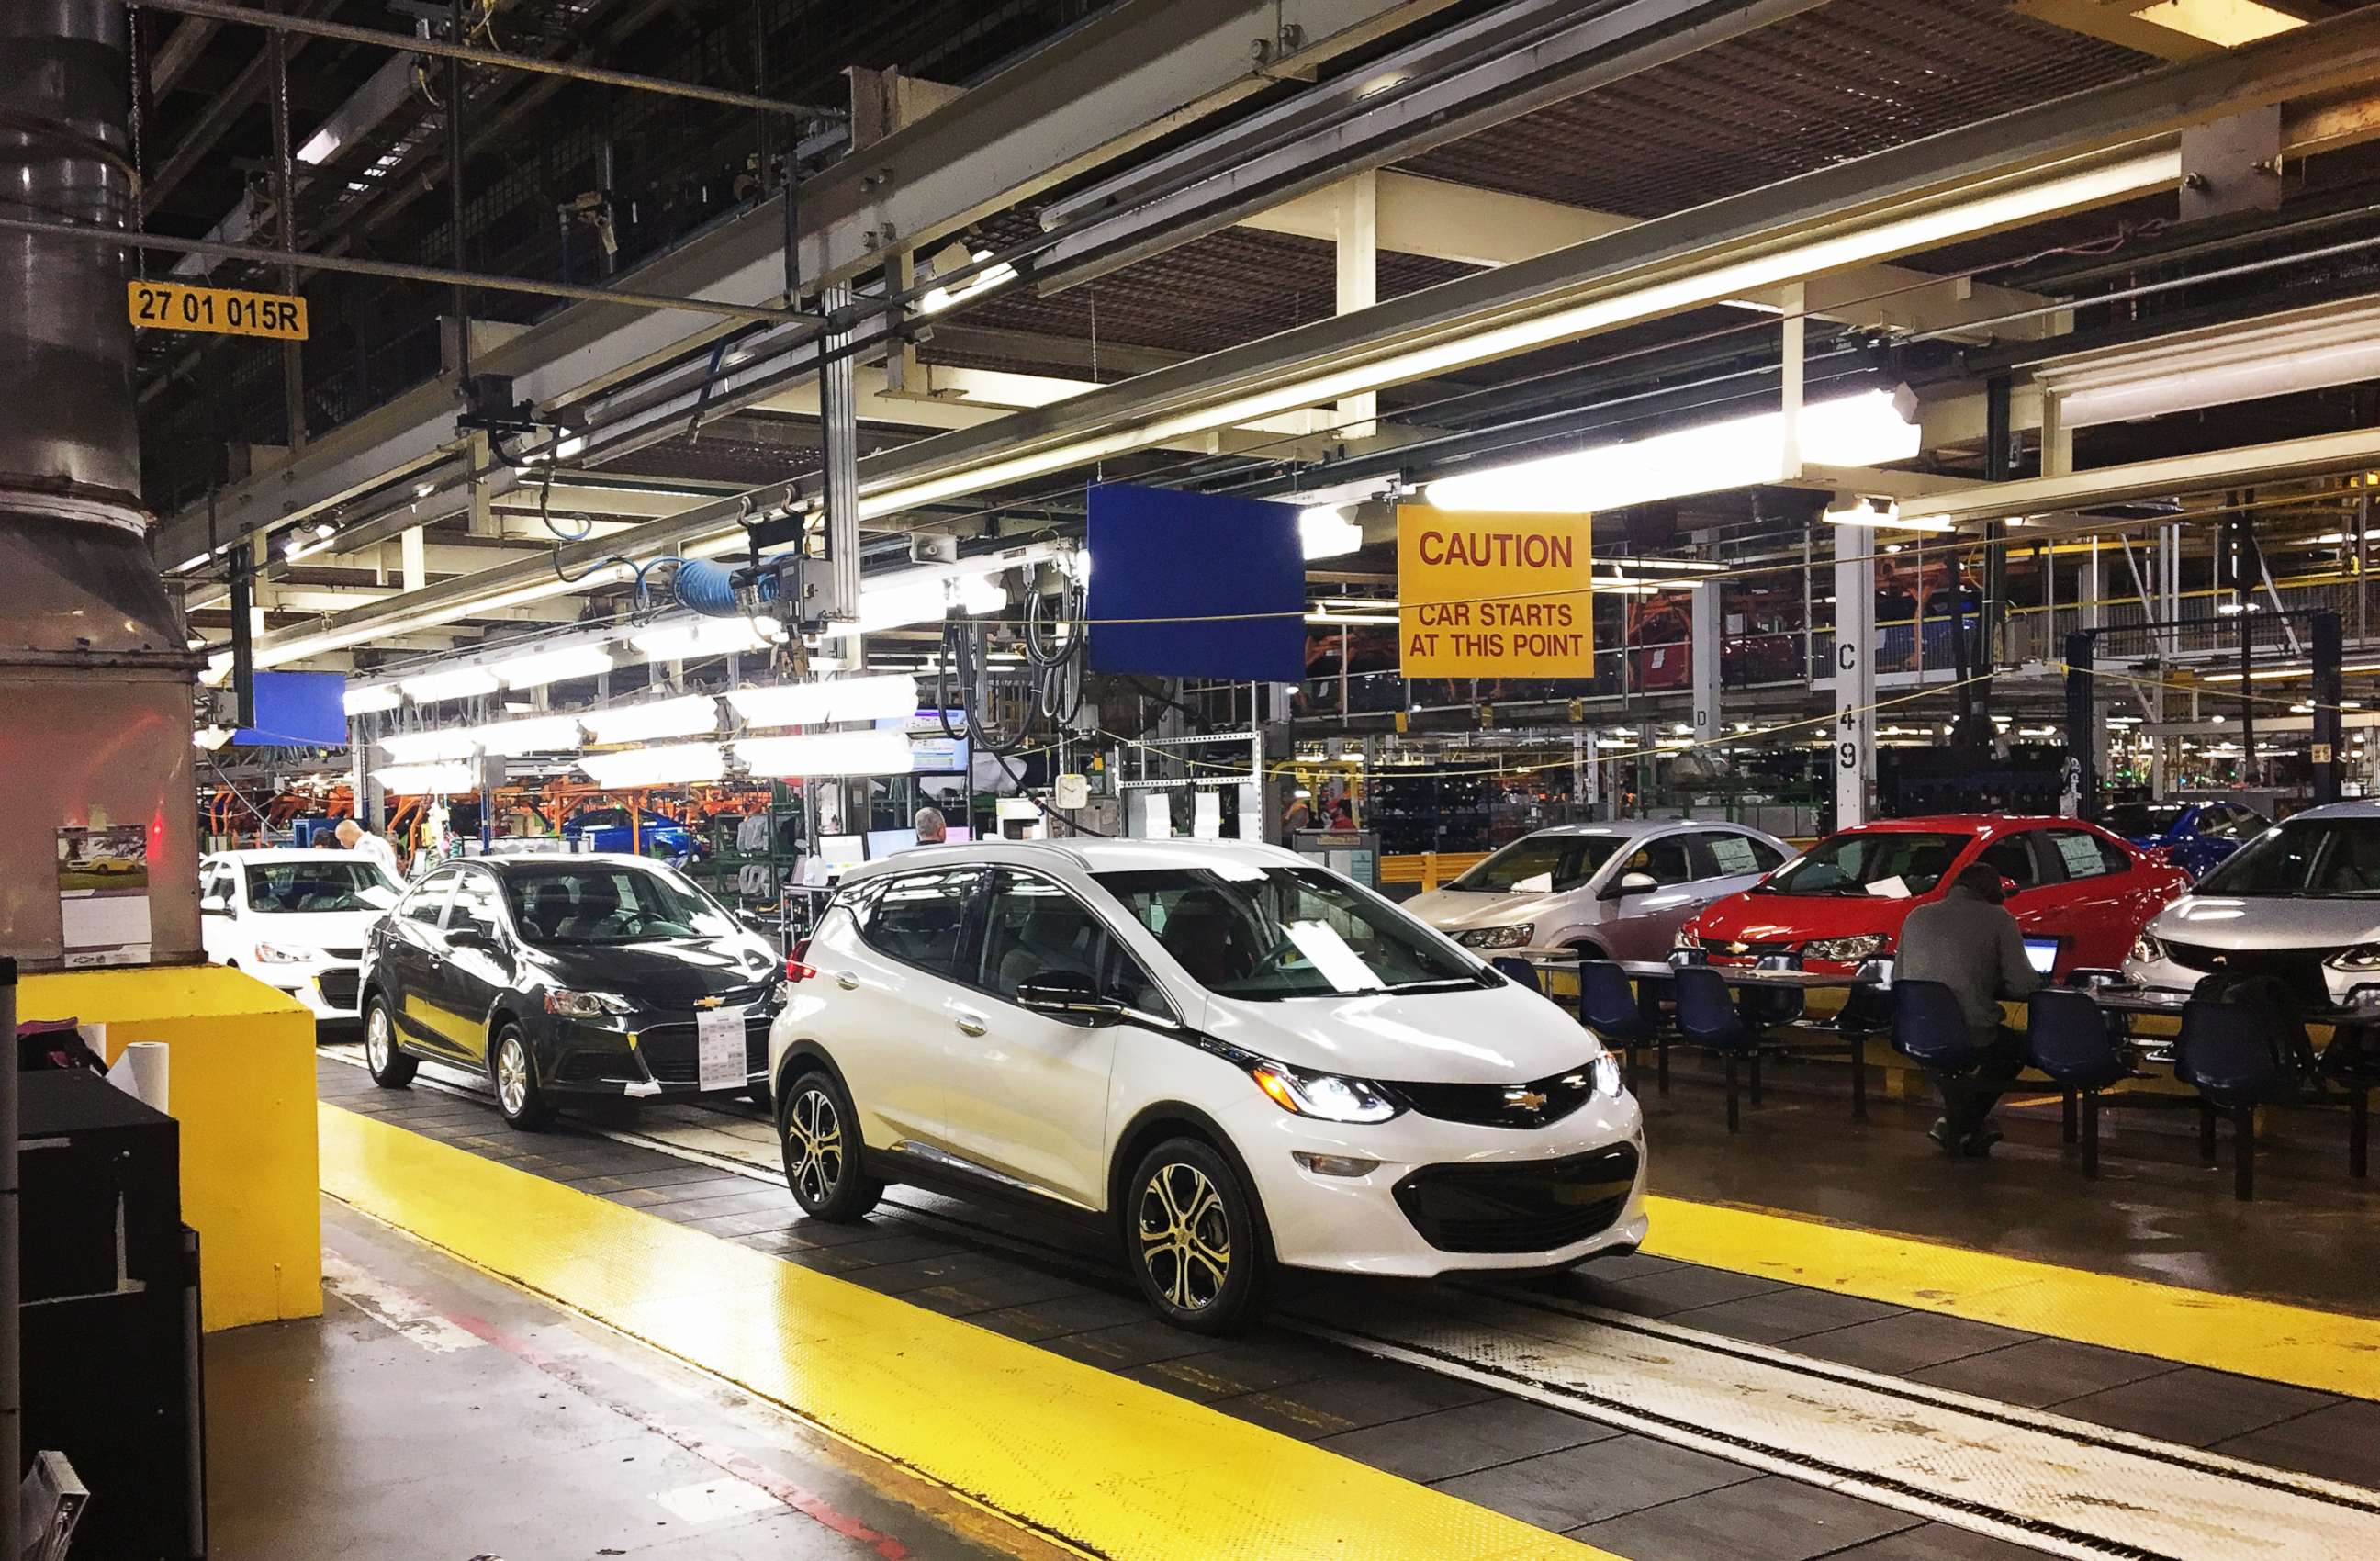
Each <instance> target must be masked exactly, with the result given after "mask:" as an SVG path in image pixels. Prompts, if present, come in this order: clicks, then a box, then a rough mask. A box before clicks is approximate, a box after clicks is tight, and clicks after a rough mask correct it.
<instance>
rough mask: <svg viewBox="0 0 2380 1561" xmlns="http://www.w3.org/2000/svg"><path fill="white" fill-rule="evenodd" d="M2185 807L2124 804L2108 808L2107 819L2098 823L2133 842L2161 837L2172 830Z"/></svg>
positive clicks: (2160, 804) (2165, 804) (2164, 804)
mask: <svg viewBox="0 0 2380 1561" xmlns="http://www.w3.org/2000/svg"><path fill="white" fill-rule="evenodd" d="M2187 805H2188V804H2174V803H2150V802H2131V803H2126V804H2124V805H2122V806H2120V807H2111V808H2109V809H2108V810H2107V817H2105V818H2102V819H2101V820H2099V822H2101V823H2102V824H2105V825H2106V826H2107V828H2108V829H2113V830H2114V831H2115V832H2116V833H2118V834H2119V835H2129V836H2131V838H2132V839H2134V840H2141V839H2143V838H2146V837H2148V836H2151V835H2162V834H2164V833H2165V832H2166V831H2167V830H2168V829H2172V828H2173V827H2174V825H2175V823H2177V822H2178V821H2179V820H2180V817H2181V814H2182V809H2183V807H2186V806H2187Z"/></svg>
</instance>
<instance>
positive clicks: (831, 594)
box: [805, 282, 859, 623]
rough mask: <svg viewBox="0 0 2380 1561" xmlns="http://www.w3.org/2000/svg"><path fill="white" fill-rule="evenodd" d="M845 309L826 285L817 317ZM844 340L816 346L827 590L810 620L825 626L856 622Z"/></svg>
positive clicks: (851, 398) (854, 456)
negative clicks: (823, 451)
mask: <svg viewBox="0 0 2380 1561" xmlns="http://www.w3.org/2000/svg"><path fill="white" fill-rule="evenodd" d="M850 303H851V284H850V283H848V282H835V283H830V284H828V285H827V286H826V287H825V288H824V289H822V290H821V291H820V295H819V311H820V313H822V314H825V315H827V316H829V317H832V315H833V314H834V312H835V311H836V310H837V309H845V308H848V307H849V306H850ZM849 340H850V337H849V336H848V335H847V334H842V333H834V334H830V335H827V336H825V337H823V338H821V339H820V344H819V345H820V356H819V427H820V431H821V435H822V440H823V444H824V449H825V482H824V488H823V496H824V500H825V503H826V565H827V570H826V573H827V590H826V599H825V601H824V602H823V603H822V604H821V607H820V611H818V612H817V613H816V614H815V615H814V616H816V617H818V618H820V619H824V620H826V621H828V622H830V623H835V622H850V621H856V619H857V618H858V616H859V409H858V404H857V401H856V398H855V394H854V391H853V388H852V380H851V370H852V364H851V359H850V357H848V356H845V355H843V354H840V353H838V352H837V351H836V350H835V349H836V348H837V347H838V346H840V345H843V344H844V343H845V342H847V341H849ZM805 616H812V614H807V613H806V614H805Z"/></svg>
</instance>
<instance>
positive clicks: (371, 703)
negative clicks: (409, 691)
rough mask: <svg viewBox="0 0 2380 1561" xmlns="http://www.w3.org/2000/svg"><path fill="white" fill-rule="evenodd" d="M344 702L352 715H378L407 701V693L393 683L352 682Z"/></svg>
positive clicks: (348, 712)
mask: <svg viewBox="0 0 2380 1561" xmlns="http://www.w3.org/2000/svg"><path fill="white" fill-rule="evenodd" d="M342 703H344V704H345V705H346V709H347V714H349V715H351V716H376V715H378V714H380V713H381V712H382V711H383V710H393V709H395V708H397V707H398V706H399V705H401V704H403V703H405V693H404V691H403V690H402V689H400V688H398V687H397V686H396V684H393V683H370V684H361V685H357V684H349V685H348V687H347V692H346V696H344V698H343V699H342Z"/></svg>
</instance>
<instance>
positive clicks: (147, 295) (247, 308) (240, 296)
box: [125, 282, 306, 342]
mask: <svg viewBox="0 0 2380 1561" xmlns="http://www.w3.org/2000/svg"><path fill="white" fill-rule="evenodd" d="M125 293H126V296H127V299H128V305H129V308H130V309H131V311H132V323H133V324H135V325H141V326H146V327H148V328H149V329H150V330H152V331H212V332H213V333H215V334H217V335H219V336H271V337H273V338H274V339H275V340H277V341H284V342H302V341H304V340H305V339H306V300H305V299H303V298H301V297H298V296H297V295H295V294H293V293H236V292H234V291H232V290H231V289H230V288H227V287H187V286H184V285H183V284H181V283H178V282H128V283H127V284H125Z"/></svg>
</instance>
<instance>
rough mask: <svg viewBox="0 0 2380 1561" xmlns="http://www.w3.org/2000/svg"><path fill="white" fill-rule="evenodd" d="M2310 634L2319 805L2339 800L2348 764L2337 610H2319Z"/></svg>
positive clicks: (2315, 779)
mask: <svg viewBox="0 0 2380 1561" xmlns="http://www.w3.org/2000/svg"><path fill="white" fill-rule="evenodd" d="M2311 627H2312V630H2313V633H2312V635H2310V636H2309V637H2311V638H2312V639H2313V745H2312V751H2311V754H2310V756H2311V757H2312V759H2313V800H2314V802H2315V803H2316V804H2317V805H2319V804H2323V803H2334V802H2337V801H2338V800H2339V790H2340V789H2339V783H2338V782H2339V777H2340V775H2341V774H2342V773H2343V771H2344V770H2345V768H2346V758H2347V756H2346V754H2345V752H2344V751H2343V750H2344V749H2345V747H2346V739H2345V736H2344V735H2343V733H2342V732H2341V731H2340V724H2341V723H2340V719H2339V708H2338V702H2339V700H2340V699H2341V698H2343V697H2345V691H2344V690H2343V689H2342V688H2341V687H2340V685H2339V674H2338V659H2339V622H2338V613H2336V612H2317V613H2315V614H2314V615H2313V623H2312V625H2311Z"/></svg>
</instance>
